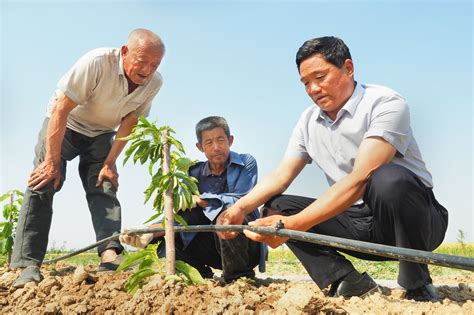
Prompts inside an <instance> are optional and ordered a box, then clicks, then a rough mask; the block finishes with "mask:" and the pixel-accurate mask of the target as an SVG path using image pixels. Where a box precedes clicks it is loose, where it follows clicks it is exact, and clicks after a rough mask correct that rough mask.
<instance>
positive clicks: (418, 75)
mask: <svg viewBox="0 0 474 315" xmlns="http://www.w3.org/2000/svg"><path fill="white" fill-rule="evenodd" d="M472 17H473V6H472V3H471V2H470V1H445V2H440V1H415V2H412V1H340V2H339V1H332V2H330V1H301V2H297V1H291V2H284V1H278V2H270V1H262V2H259V1H245V2H229V3H227V2H225V3H224V2H217V1H207V2H205V1H195V2H190V1H179V4H178V2H173V1H160V2H158V1H156V3H155V2H152V1H113V2H112V1H85V2H84V1H82V2H75V1H66V2H60V1H49V2H46V1H2V2H1V55H0V59H1V71H0V72H1V82H0V85H1V114H0V118H1V120H0V130H1V138H0V151H1V155H0V163H1V169H0V172H1V173H0V179H1V181H0V192H5V191H6V190H8V189H11V188H19V189H21V190H23V189H24V187H25V184H26V182H27V179H28V176H29V173H30V172H31V170H32V160H33V147H34V145H35V143H36V137H37V133H38V131H39V128H40V126H41V123H42V120H43V117H44V114H45V111H46V106H47V102H48V99H49V97H50V96H51V93H52V92H53V90H54V88H55V86H56V83H57V81H58V80H59V78H60V77H61V76H62V75H63V74H64V73H65V72H66V71H67V70H68V69H69V68H70V67H71V66H72V65H73V64H74V62H75V61H76V60H77V59H78V58H79V57H80V56H81V55H82V54H84V53H85V52H87V51H88V50H90V49H93V48H97V47H119V46H121V45H122V44H124V43H125V41H126V38H127V35H128V33H129V32H130V31H131V30H132V29H134V28H137V27H144V28H148V29H151V30H153V31H155V32H156V33H157V34H159V35H160V36H161V37H162V38H163V40H164V42H165V44H166V47H167V53H166V56H165V58H164V60H163V62H162V64H161V66H160V68H159V71H160V72H161V73H162V75H163V77H164V85H163V87H162V90H161V91H160V93H159V94H158V96H157V97H156V98H155V100H154V102H153V108H152V111H151V115H150V119H152V120H157V121H158V123H159V124H160V125H161V124H168V125H170V126H171V127H173V128H174V129H175V130H176V131H177V135H176V136H177V138H179V139H180V140H182V142H183V144H184V146H185V148H186V150H187V153H188V155H189V156H190V157H192V158H196V159H201V158H203V156H202V155H201V153H200V152H199V151H198V150H197V149H196V148H195V146H194V143H195V138H194V125H195V123H196V122H197V121H198V120H199V119H201V118H203V117H205V116H209V115H221V116H224V117H226V118H227V120H228V122H229V124H230V127H231V132H232V133H233V134H234V136H235V142H234V146H233V149H234V150H235V151H238V152H242V153H243V152H246V153H251V154H253V155H254V156H255V158H256V159H257V161H258V164H259V174H260V178H262V177H263V176H265V175H266V174H268V172H269V171H270V170H271V169H272V168H274V167H275V166H276V165H277V164H278V162H279V160H280V158H281V157H282V155H283V153H284V150H285V148H286V145H287V141H288V138H289V135H290V133H291V130H292V129H293V126H294V124H295V123H296V121H297V119H298V117H299V115H300V113H301V112H302V111H303V110H304V109H305V108H306V107H308V106H310V105H311V100H310V99H309V98H308V96H307V95H306V94H305V91H304V89H303V86H302V85H301V83H300V82H299V78H298V72H297V69H296V66H295V62H294V58H295V53H296V51H297V49H298V48H299V47H300V45H301V44H302V43H303V42H304V41H305V40H307V39H310V38H313V37H318V36H324V35H335V36H338V37H340V38H342V39H343V40H344V41H345V42H346V44H347V45H348V46H349V48H350V49H351V53H352V57H353V60H354V64H355V71H356V72H355V73H356V80H358V81H359V82H362V83H374V84H381V85H386V86H389V87H391V88H392V89H394V90H396V91H398V92H400V93H401V94H402V95H404V96H405V98H406V99H407V100H408V103H409V105H410V110H411V120H412V128H413V131H414V134H415V137H416V139H417V141H418V144H419V146H420V149H421V151H422V154H423V157H424V159H425V162H426V164H427V166H428V168H429V170H430V171H431V173H432V175H433V178H434V184H435V188H434V190H435V194H436V196H437V199H438V200H439V201H440V202H441V203H442V204H443V205H445V206H446V208H448V210H449V211H450V223H449V229H448V235H447V237H446V241H450V242H452V241H456V235H457V231H458V230H459V229H462V230H463V231H465V232H466V233H467V238H468V240H470V241H473V240H474V238H473V234H474V217H473V214H472V209H473V197H472V192H473V186H472V185H473V184H472V181H473V178H472V170H473V156H472V149H473V139H472V131H473V124H472V120H473V116H472V104H473V102H472V86H473V84H472V83H473V82H472V63H473V52H472V26H473V24H472ZM77 164H78V162H77V161H72V162H71V163H69V164H68V173H67V179H66V183H65V185H64V187H63V189H62V191H61V192H60V193H58V194H57V195H56V197H55V204H54V211H55V212H54V216H53V223H52V227H51V233H50V245H53V244H54V245H55V246H56V247H59V246H65V247H67V248H77V247H81V246H85V245H87V244H89V243H92V242H94V240H95V237H94V234H93V229H92V224H91V220H90V215H89V213H88V209H87V204H86V201H85V196H84V192H83V190H82V186H81V184H80V180H79V177H78V174H77ZM119 172H120V189H119V198H120V201H121V203H122V217H123V225H124V226H134V225H138V224H141V223H142V222H143V221H145V219H147V218H148V217H150V216H151V215H152V210H151V207H150V206H148V205H143V191H144V189H145V188H146V186H147V184H148V181H149V178H148V175H147V172H146V170H145V169H144V168H143V167H140V166H133V164H130V165H126V166H125V167H122V166H121V163H120V165H119ZM326 188H327V183H326V181H325V179H324V176H323V174H322V173H321V172H320V171H319V169H318V168H317V167H316V166H315V165H308V166H307V167H306V168H305V170H304V171H303V173H302V174H301V175H300V177H299V178H298V179H297V180H296V181H295V182H294V183H293V185H292V186H291V187H290V189H289V190H288V192H289V193H294V194H301V195H306V196H315V197H317V196H318V195H319V194H320V193H321V192H323V191H324V190H325V189H326ZM53 242H54V243H53Z"/></svg>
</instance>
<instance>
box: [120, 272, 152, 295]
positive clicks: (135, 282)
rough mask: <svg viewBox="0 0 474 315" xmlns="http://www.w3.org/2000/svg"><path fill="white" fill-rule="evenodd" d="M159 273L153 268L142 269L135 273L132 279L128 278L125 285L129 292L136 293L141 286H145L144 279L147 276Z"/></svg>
mask: <svg viewBox="0 0 474 315" xmlns="http://www.w3.org/2000/svg"><path fill="white" fill-rule="evenodd" d="M155 274H157V272H156V271H154V270H152V269H148V268H147V269H142V270H139V271H137V272H136V273H134V274H133V275H132V276H131V277H130V279H128V282H127V284H126V285H125V287H126V288H127V290H128V292H130V293H135V292H136V291H137V290H138V289H139V288H141V287H142V286H143V284H144V283H143V282H144V281H143V280H144V279H145V278H148V277H151V276H153V275H155Z"/></svg>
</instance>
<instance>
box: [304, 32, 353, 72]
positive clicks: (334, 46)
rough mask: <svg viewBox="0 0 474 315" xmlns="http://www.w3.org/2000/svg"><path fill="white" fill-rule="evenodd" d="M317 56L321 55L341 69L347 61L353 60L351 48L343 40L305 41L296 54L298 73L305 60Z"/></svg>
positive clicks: (321, 38)
mask: <svg viewBox="0 0 474 315" xmlns="http://www.w3.org/2000/svg"><path fill="white" fill-rule="evenodd" d="M316 54H320V55H321V56H322V57H323V58H324V59H325V60H326V61H327V62H329V63H331V64H333V65H335V66H336V67H338V68H339V69H340V68H342V65H343V64H344V61H346V59H351V60H352V57H351V53H350V51H349V47H347V45H346V44H345V43H344V42H343V41H342V39H340V38H337V37H334V36H324V37H318V38H313V39H310V40H307V41H305V42H304V43H303V45H302V46H301V47H300V48H299V49H298V52H297V53H296V65H297V67H298V71H300V65H301V63H302V62H303V61H304V60H306V59H308V58H309V57H312V56H313V55H316Z"/></svg>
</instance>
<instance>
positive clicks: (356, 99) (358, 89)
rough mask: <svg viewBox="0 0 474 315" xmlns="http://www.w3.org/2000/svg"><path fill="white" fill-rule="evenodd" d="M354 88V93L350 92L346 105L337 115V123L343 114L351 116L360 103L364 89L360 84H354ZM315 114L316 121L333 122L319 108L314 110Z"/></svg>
mask: <svg viewBox="0 0 474 315" xmlns="http://www.w3.org/2000/svg"><path fill="white" fill-rule="evenodd" d="M355 85H356V86H355V88H354V92H352V95H351V97H350V98H349V99H348V100H347V102H346V104H344V106H343V107H342V108H341V110H340V111H339V112H338V113H337V117H336V120H335V121H337V120H338V119H339V118H341V116H342V115H344V113H348V114H349V115H351V116H353V115H354V112H355V110H356V108H357V105H358V104H359V103H360V101H361V100H362V96H364V92H365V89H364V87H363V86H362V85H361V84H358V83H357V82H355ZM316 107H317V105H316ZM316 114H317V119H318V120H319V119H323V120H326V121H329V122H331V123H332V122H333V121H332V119H331V118H329V116H328V115H326V113H325V112H324V111H322V110H321V108H319V107H317V109H316Z"/></svg>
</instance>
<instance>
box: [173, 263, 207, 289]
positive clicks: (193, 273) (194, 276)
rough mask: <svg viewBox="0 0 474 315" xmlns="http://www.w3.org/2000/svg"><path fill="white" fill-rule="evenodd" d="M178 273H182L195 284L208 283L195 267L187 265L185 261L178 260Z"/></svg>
mask: <svg viewBox="0 0 474 315" xmlns="http://www.w3.org/2000/svg"><path fill="white" fill-rule="evenodd" d="M176 271H178V272H179V273H182V274H183V275H184V276H185V277H186V278H188V280H189V281H191V282H192V283H194V284H205V283H206V281H204V279H203V278H202V276H201V274H200V273H199V271H197V269H196V268H194V267H193V266H191V265H189V264H187V263H185V262H184V261H181V260H177V261H176Z"/></svg>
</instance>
